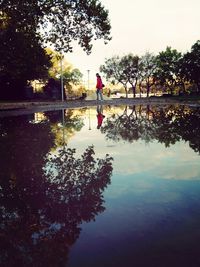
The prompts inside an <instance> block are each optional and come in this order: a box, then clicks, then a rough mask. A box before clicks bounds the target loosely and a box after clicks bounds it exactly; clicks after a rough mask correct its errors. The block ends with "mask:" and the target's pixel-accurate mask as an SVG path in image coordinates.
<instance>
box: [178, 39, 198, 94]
mask: <svg viewBox="0 0 200 267" xmlns="http://www.w3.org/2000/svg"><path fill="white" fill-rule="evenodd" d="M181 73H182V76H183V77H184V78H185V79H186V80H189V81H190V82H192V83H195V84H196V86H197V92H198V93H199V92H200V75H199V73H200V40H198V41H197V42H196V43H195V44H194V45H193V46H192V47H191V52H187V53H186V54H184V55H183V60H182V66H181Z"/></svg>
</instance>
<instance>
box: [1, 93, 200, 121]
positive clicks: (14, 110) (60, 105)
mask: <svg viewBox="0 0 200 267" xmlns="http://www.w3.org/2000/svg"><path fill="white" fill-rule="evenodd" d="M172 104H173V105H176V104H177V105H178V104H179V105H188V106H191V107H200V100H199V99H197V100H196V99H186V98H184V99H181V98H158V97H155V98H154V97H150V98H114V99H109V100H103V101H97V100H65V101H21V102H0V117H4V116H13V115H21V114H30V113H34V112H42V111H50V110H59V109H72V108H84V107H89V106H97V105H113V106H118V105H172Z"/></svg>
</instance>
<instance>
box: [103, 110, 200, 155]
mask: <svg viewBox="0 0 200 267" xmlns="http://www.w3.org/2000/svg"><path fill="white" fill-rule="evenodd" d="M191 129H192V130H191ZM101 131H102V133H104V134H105V135H106V138H107V139H108V140H110V139H111V140H114V141H115V142H119V141H121V140H124V141H126V142H129V143H133V142H134V141H137V140H144V141H145V142H147V143H148V142H153V141H154V140H156V141H158V142H159V143H162V144H164V145H165V146H166V147H169V146H170V145H171V144H175V143H176V142H178V141H180V140H183V141H186V142H188V143H189V145H190V147H191V148H192V149H193V150H194V151H195V152H197V153H199V154H200V142H199V140H200V139H199V133H200V113H199V109H189V108H187V107H184V106H167V107H165V108H160V107H153V106H149V105H147V106H146V107H145V106H139V107H136V106H132V107H131V108H130V110H129V109H128V108H127V107H126V108H125V109H124V112H123V113H122V114H114V115H113V116H111V117H110V118H108V119H107V120H106V121H105V122H104V125H103V126H102V127H101Z"/></svg>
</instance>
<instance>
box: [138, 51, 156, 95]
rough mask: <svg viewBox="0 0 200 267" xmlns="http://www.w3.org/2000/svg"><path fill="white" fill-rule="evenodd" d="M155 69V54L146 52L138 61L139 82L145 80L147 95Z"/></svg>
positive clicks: (152, 83) (153, 81)
mask: <svg viewBox="0 0 200 267" xmlns="http://www.w3.org/2000/svg"><path fill="white" fill-rule="evenodd" d="M156 69H157V62H156V56H154V55H153V54H151V53H149V52H146V53H145V55H143V56H142V57H141V58H140V61H139V79H140V83H142V82H143V81H144V82H145V85H146V89H147V97H149V93H150V88H151V87H152V86H153V85H154V84H155V73H156Z"/></svg>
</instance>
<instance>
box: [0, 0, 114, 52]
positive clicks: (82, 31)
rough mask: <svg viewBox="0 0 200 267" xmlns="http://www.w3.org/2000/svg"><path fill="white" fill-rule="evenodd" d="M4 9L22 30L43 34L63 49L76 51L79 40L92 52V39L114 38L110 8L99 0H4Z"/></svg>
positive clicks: (2, 12)
mask: <svg viewBox="0 0 200 267" xmlns="http://www.w3.org/2000/svg"><path fill="white" fill-rule="evenodd" d="M0 11H1V14H2V15H3V16H4V17H5V16H6V17H7V19H8V20H9V21H10V22H11V24H12V25H15V28H16V29H18V31H22V32H31V34H32V35H34V34H40V35H41V34H42V39H43V40H44V41H45V42H51V43H52V44H54V45H55V48H56V50H59V51H60V50H63V51H65V52H69V51H72V41H73V40H76V41H78V43H79V44H80V46H81V47H83V49H84V50H85V51H87V52H88V53H89V52H90V51H91V48H92V44H91V42H92V40H96V39H104V40H105V42H106V41H108V40H110V29H111V26H110V22H109V19H108V11H107V10H106V9H105V8H104V7H103V6H102V4H101V3H100V2H99V1H98V0H93V1H87V0H81V1H80V0H78V1H71V0H58V1H55V0H52V1H48V0H37V1H29V0H14V1H13V0H12V1H11V0H1V2H0Z"/></svg>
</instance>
